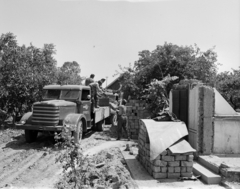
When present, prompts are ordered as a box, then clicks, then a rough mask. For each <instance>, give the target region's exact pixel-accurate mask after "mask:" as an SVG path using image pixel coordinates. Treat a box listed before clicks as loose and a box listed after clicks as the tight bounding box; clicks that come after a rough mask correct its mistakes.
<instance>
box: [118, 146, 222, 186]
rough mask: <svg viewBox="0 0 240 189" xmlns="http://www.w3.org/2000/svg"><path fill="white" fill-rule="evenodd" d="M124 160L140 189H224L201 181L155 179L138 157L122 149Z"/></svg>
mask: <svg viewBox="0 0 240 189" xmlns="http://www.w3.org/2000/svg"><path fill="white" fill-rule="evenodd" d="M120 149H121V152H122V154H123V157H124V159H125V160H126V163H127V166H128V169H129V171H130V173H131V176H132V178H133V179H134V181H135V182H136V184H137V186H138V188H139V189H159V188H164V189H165V188H166V189H170V188H171V189H172V188H177V189H190V188H194V189H224V187H223V186H220V185H206V184H204V183H202V182H201V181H200V180H197V181H179V180H176V179H164V180H163V179H154V178H153V177H152V176H150V175H149V174H148V172H147V171H146V170H145V169H144V167H143V166H142V165H141V164H140V163H139V161H138V160H137V159H136V156H134V155H130V154H129V151H124V150H125V148H120Z"/></svg>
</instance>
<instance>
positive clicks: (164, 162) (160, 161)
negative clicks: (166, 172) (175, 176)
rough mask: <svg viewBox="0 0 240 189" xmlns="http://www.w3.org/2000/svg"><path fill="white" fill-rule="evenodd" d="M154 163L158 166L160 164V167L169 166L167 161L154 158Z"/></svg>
mask: <svg viewBox="0 0 240 189" xmlns="http://www.w3.org/2000/svg"><path fill="white" fill-rule="evenodd" d="M153 163H154V165H156V166H160V167H166V166H167V162H166V161H162V160H158V159H157V160H154V162H153Z"/></svg>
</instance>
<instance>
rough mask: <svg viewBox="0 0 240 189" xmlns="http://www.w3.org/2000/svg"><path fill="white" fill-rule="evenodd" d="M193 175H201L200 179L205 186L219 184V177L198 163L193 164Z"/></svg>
mask: <svg viewBox="0 0 240 189" xmlns="http://www.w3.org/2000/svg"><path fill="white" fill-rule="evenodd" d="M193 174H194V175H201V179H202V180H203V181H204V182H205V183H207V184H219V183H220V182H221V176H220V175H217V174H215V173H213V172H212V171H210V170H208V169H207V168H205V167H203V166H202V165H200V164H199V163H194V165H193Z"/></svg>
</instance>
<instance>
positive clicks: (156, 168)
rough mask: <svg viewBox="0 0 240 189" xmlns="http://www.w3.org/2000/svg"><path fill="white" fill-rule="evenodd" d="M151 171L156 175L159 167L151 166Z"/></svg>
mask: <svg viewBox="0 0 240 189" xmlns="http://www.w3.org/2000/svg"><path fill="white" fill-rule="evenodd" d="M152 170H153V172H155V173H158V172H160V167H157V166H153V167H152Z"/></svg>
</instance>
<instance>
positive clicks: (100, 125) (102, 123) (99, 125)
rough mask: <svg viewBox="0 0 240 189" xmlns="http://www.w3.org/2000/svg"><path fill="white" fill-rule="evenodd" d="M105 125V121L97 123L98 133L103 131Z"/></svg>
mask: <svg viewBox="0 0 240 189" xmlns="http://www.w3.org/2000/svg"><path fill="white" fill-rule="evenodd" d="M104 124H105V122H104V120H102V121H99V122H98V123H96V126H97V131H103V125H104Z"/></svg>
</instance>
